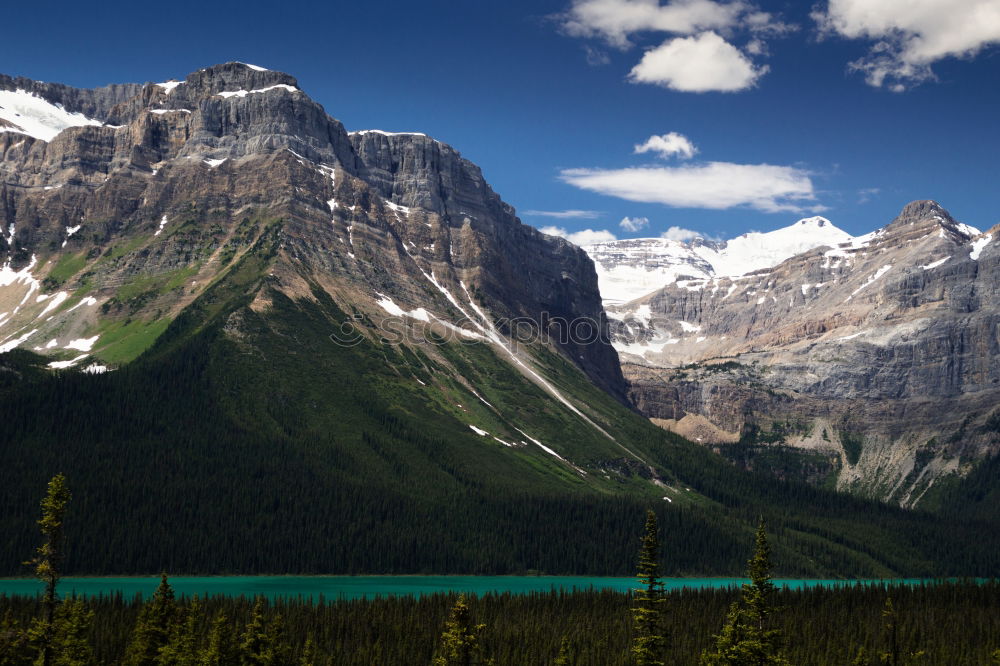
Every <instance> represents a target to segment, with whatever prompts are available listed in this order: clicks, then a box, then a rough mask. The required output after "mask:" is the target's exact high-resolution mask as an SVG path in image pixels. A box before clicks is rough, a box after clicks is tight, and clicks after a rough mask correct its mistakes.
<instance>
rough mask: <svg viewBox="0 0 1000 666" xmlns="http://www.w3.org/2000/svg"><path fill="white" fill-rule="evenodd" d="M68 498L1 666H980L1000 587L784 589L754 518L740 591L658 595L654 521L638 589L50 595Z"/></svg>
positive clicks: (50, 522) (5, 619) (11, 619)
mask: <svg viewBox="0 0 1000 666" xmlns="http://www.w3.org/2000/svg"><path fill="white" fill-rule="evenodd" d="M70 500H71V494H70V491H69V489H68V487H67V483H66V480H65V478H64V477H62V476H57V477H55V478H54V479H53V480H52V481H51V482H50V484H49V489H48V493H47V494H46V496H45V498H44V499H43V501H42V517H41V519H40V520H39V521H38V525H39V527H40V531H41V545H40V546H39V547H38V548H37V550H36V556H35V558H34V559H32V560H31V562H30V564H31V565H32V566H33V567H34V570H35V574H36V575H37V577H38V578H39V579H40V580H41V581H42V582H43V583H45V593H44V594H43V595H40V596H39V597H37V598H26V597H7V596H0V617H2V620H0V664H62V665H74V666H77V665H79V666H83V665H87V664H130V665H133V664H134V665H140V664H143V665H146V664H148V665H151V666H152V665H154V664H155V665H166V664H176V665H194V664H220V665H221V664H232V665H234V666H235V665H244V664H276V665H277V664H288V665H293V664H301V665H313V664H349V665H353V664H357V665H367V664H394V665H395V664H433V665H434V666H450V665H456V666H457V665H460V664H461V665H465V664H563V665H565V664H578V665H595V666H597V665H603V664H608V665H617V664H621V665H631V664H635V665H636V666H654V665H657V664H700V665H702V666H711V665H744V664H745V665H751V664H772V665H780V664H803V665H806V664H817V665H818V664H857V665H869V664H870V665H874V664H891V665H893V666H899V665H903V664H989V663H997V662H1000V612H998V610H1000V583H998V582H997V581H988V582H983V581H971V580H970V581H940V582H934V583H930V584H919V585H906V584H892V583H886V584H869V585H858V586H846V587H838V588H824V587H817V588H809V589H798V590H788V589H779V588H776V587H775V585H774V584H773V582H772V578H771V575H772V569H773V566H774V563H773V562H772V560H771V548H770V544H769V541H768V537H767V529H766V525H765V523H764V522H761V524H760V526H759V527H758V530H757V533H756V536H755V543H754V546H753V553H752V556H751V558H750V561H749V562H748V564H747V575H748V577H749V579H750V583H748V584H745V585H744V586H743V587H742V589H703V590H682V591H677V592H670V593H666V592H664V590H663V585H662V578H661V549H660V542H661V539H669V538H682V535H679V534H672V535H671V534H662V533H661V532H660V530H659V526H658V524H657V519H656V515H655V514H654V513H653V512H652V511H648V512H647V513H646V520H645V528H644V530H643V531H642V534H641V535H636V536H639V537H640V538H638V539H634V540H633V541H634V543H635V544H637V545H638V548H637V552H638V558H637V560H636V562H637V589H636V590H635V591H634V593H632V594H620V593H615V592H608V591H596V590H591V591H582V592H573V593H563V592H551V593H533V594H526V595H511V594H487V595H483V596H479V597H471V598H466V597H465V596H464V595H463V596H460V597H457V598H456V596H455V595H440V594H439V595H430V596H424V597H420V598H413V597H390V598H377V599H374V600H353V601H334V602H326V601H323V600H319V601H316V602H313V601H305V600H301V599H298V600H290V599H279V600H276V601H271V602H268V601H266V600H265V599H263V598H256V599H247V598H242V597H241V598H227V597H211V598H208V599H199V598H197V597H194V598H184V599H178V598H176V596H175V595H174V592H173V590H172V588H171V587H170V583H169V579H168V577H167V575H166V574H164V575H163V577H162V580H161V583H160V585H159V587H158V588H157V590H156V592H155V593H154V594H153V596H152V598H151V599H149V600H148V601H143V600H142V599H139V598H136V599H132V600H128V599H123V598H122V597H121V596H120V595H112V596H110V597H96V598H88V599H74V598H60V596H59V594H58V584H59V578H60V575H61V569H62V567H63V565H64V563H65V562H64V558H65V539H64V532H63V522H64V519H65V515H66V508H67V506H68V504H69V502H70Z"/></svg>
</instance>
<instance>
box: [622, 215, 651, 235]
mask: <svg viewBox="0 0 1000 666" xmlns="http://www.w3.org/2000/svg"><path fill="white" fill-rule="evenodd" d="M618 226H619V227H621V228H622V229H624V230H625V231H632V232H635V231H640V230H642V229H645V228H646V227H648V226H649V218H648V217H624V218H622V221H621V222H619V223H618Z"/></svg>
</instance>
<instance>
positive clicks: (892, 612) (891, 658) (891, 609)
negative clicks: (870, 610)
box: [879, 597, 924, 666]
mask: <svg viewBox="0 0 1000 666" xmlns="http://www.w3.org/2000/svg"><path fill="white" fill-rule="evenodd" d="M882 618H883V625H882V637H883V642H884V643H885V647H886V650H885V652H883V653H882V654H880V655H879V657H880V660H881V661H882V663H883V664H887V665H888V666H901V665H902V664H908V663H911V662H913V661H916V660H920V659H922V658H923V657H924V652H923V650H917V651H914V652H910V653H909V654H904V653H903V649H902V646H901V645H900V644H899V616H898V615H897V613H896V607H895V605H894V604H893V603H892V597H886V599H885V608H883V609H882Z"/></svg>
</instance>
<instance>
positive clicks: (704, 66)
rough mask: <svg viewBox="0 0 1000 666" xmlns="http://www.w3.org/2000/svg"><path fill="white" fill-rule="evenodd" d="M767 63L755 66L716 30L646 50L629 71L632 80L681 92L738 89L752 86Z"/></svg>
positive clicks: (667, 42) (677, 39) (765, 69)
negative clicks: (715, 31)
mask: <svg viewBox="0 0 1000 666" xmlns="http://www.w3.org/2000/svg"><path fill="white" fill-rule="evenodd" d="M767 69H768V68H767V66H766V65H765V66H762V67H755V66H754V64H753V63H752V62H750V60H749V59H748V58H747V57H746V56H745V55H743V53H742V52H741V51H740V50H739V49H738V48H736V47H735V46H733V45H732V44H730V43H729V42H727V41H726V40H724V39H723V38H722V37H720V36H719V35H717V34H716V33H714V32H703V33H702V34H700V35H697V36H695V37H677V38H674V39H671V40H668V41H666V42H664V43H663V44H661V45H660V46H658V47H656V48H655V49H652V50H649V51H646V53H645V54H643V56H642V60H640V61H639V64H638V65H636V66H635V67H633V68H632V71H631V72H629V75H628V76H629V80H630V81H632V82H633V83H652V84H654V85H658V86H663V87H664V88H669V89H671V90H677V91H679V92H698V93H701V92H711V91H715V92H738V91H740V90H746V89H747V88H751V87H753V85H754V84H755V83H756V82H757V79H758V78H760V77H761V76H762V75H763V74H765V73H766V72H767Z"/></svg>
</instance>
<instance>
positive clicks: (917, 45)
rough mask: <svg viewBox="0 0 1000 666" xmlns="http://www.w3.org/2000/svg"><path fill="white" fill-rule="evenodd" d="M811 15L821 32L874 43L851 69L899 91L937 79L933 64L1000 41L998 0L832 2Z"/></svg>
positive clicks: (875, 83) (874, 83)
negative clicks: (958, 0) (957, 0)
mask: <svg viewBox="0 0 1000 666" xmlns="http://www.w3.org/2000/svg"><path fill="white" fill-rule="evenodd" d="M812 17H813V19H814V20H815V21H816V22H817V23H818V24H819V27H820V31H821V33H822V34H834V35H839V36H841V37H844V38H847V39H864V40H869V41H871V42H874V43H873V44H872V47H871V49H870V50H869V52H868V55H866V56H864V57H863V58H859V59H858V60H855V61H854V62H852V63H851V68H852V69H854V70H856V71H860V72H863V73H864V75H865V80H866V81H867V82H868V84H869V85H872V86H875V87H887V88H889V89H890V90H892V91H894V92H902V91H904V90H906V89H907V88H910V87H912V86H914V85H917V84H919V83H922V82H924V81H928V80H932V79H934V78H935V77H934V72H933V70H932V69H931V65H933V64H934V63H935V62H937V61H939V60H941V59H943V58H948V57H958V58H971V57H973V56H975V55H976V54H977V53H978V52H979V51H981V50H982V49H983V48H985V47H987V46H989V45H991V44H998V43H1000V4H998V3H997V1H996V0H961V1H960V2H955V0H827V2H826V8H825V9H821V10H817V11H815V12H813V14H812Z"/></svg>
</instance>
